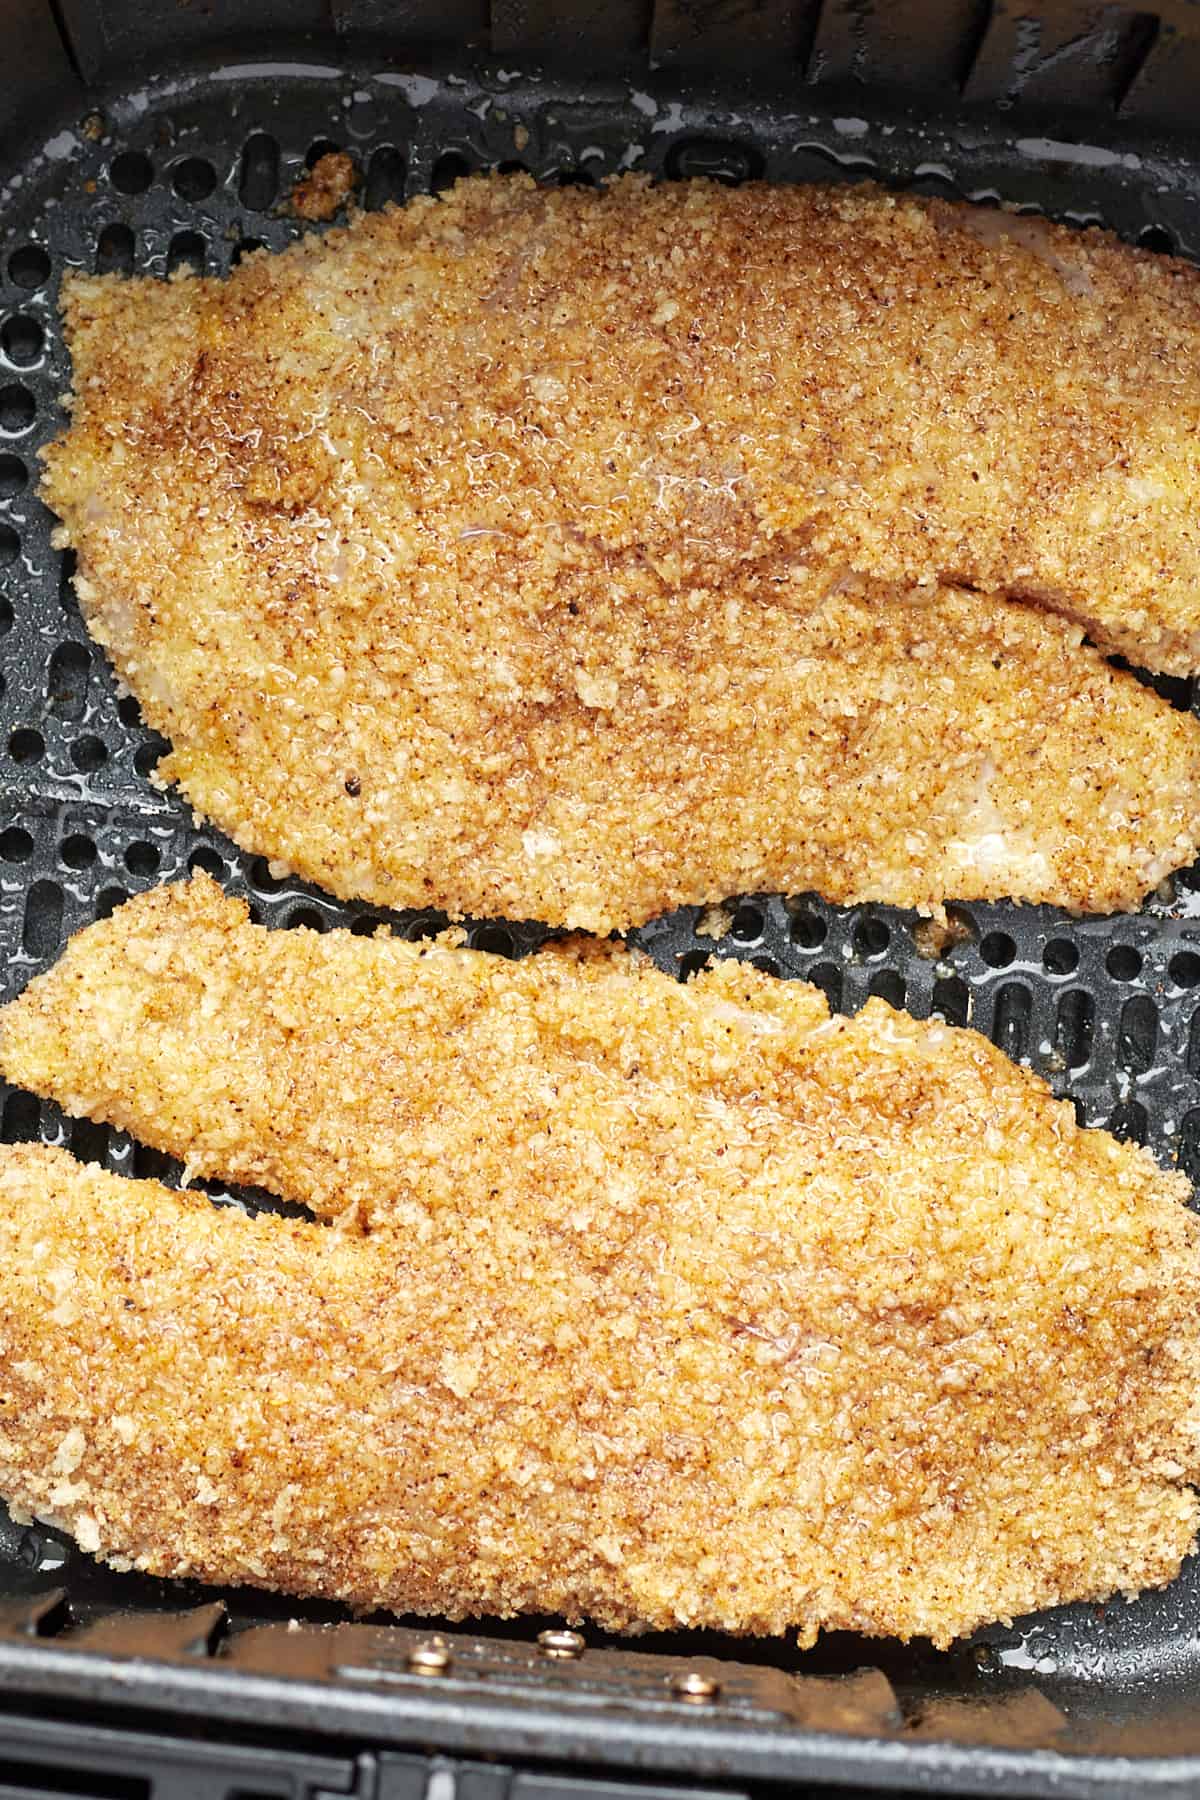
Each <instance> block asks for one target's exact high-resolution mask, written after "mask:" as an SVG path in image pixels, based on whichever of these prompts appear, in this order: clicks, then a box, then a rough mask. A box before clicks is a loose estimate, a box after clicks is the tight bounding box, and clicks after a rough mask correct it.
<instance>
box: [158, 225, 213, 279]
mask: <svg viewBox="0 0 1200 1800" xmlns="http://www.w3.org/2000/svg"><path fill="white" fill-rule="evenodd" d="M207 258H208V245H207V244H206V243H205V241H204V239H203V237H202V236H201V235H200V233H199V232H198V231H177V232H176V233H175V235H174V237H173V238H172V239H171V241H170V243H169V244H168V245H167V274H168V275H174V274H175V273H176V271H177V270H178V269H190V270H191V271H192V273H193V275H203V273H204V265H205V262H206V261H207Z"/></svg>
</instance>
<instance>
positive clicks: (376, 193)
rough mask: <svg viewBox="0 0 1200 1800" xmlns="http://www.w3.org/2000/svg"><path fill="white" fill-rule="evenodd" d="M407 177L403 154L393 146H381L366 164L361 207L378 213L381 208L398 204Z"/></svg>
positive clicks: (401, 197) (406, 165)
mask: <svg viewBox="0 0 1200 1800" xmlns="http://www.w3.org/2000/svg"><path fill="white" fill-rule="evenodd" d="M407 175H408V164H407V161H406V159H405V155H404V152H403V151H402V150H398V149H397V148H396V146H395V144H381V145H380V146H379V148H378V149H377V150H375V151H373V152H372V155H371V159H370V161H369V162H368V164H367V176H366V180H365V181H364V183H363V191H362V197H363V205H364V206H365V207H366V209H367V211H368V212H378V211H379V210H380V208H381V207H384V206H387V205H389V204H398V203H399V202H400V201H401V200H403V198H404V183H405V180H406V178H407Z"/></svg>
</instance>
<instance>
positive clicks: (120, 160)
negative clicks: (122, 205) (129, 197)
mask: <svg viewBox="0 0 1200 1800" xmlns="http://www.w3.org/2000/svg"><path fill="white" fill-rule="evenodd" d="M108 178H109V180H110V181H111V182H112V184H113V186H114V187H115V188H116V190H117V192H118V193H119V194H144V193H145V192H146V189H147V188H148V187H149V186H150V183H151V182H152V181H153V180H154V164H153V163H152V162H151V161H150V158H149V157H148V156H146V155H145V154H144V152H142V151H141V150H122V151H120V152H119V154H118V155H116V156H114V157H113V159H112V162H111V163H110V164H109V166H108Z"/></svg>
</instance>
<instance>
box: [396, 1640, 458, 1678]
mask: <svg viewBox="0 0 1200 1800" xmlns="http://www.w3.org/2000/svg"><path fill="white" fill-rule="evenodd" d="M453 1661H454V1658H453V1657H452V1656H451V1654H450V1648H449V1645H448V1644H447V1643H446V1641H445V1639H444V1638H430V1639H428V1641H427V1642H426V1643H424V1644H414V1645H413V1647H412V1649H411V1650H410V1651H409V1653H408V1655H407V1656H406V1657H405V1659H404V1663H405V1667H406V1668H407V1669H408V1671H409V1673H410V1674H412V1675H445V1674H447V1673H448V1672H449V1669H450V1665H451V1664H452V1662H453Z"/></svg>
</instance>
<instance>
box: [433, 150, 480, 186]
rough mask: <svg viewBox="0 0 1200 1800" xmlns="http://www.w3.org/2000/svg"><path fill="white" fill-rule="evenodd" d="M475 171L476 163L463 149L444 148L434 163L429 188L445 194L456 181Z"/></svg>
mask: <svg viewBox="0 0 1200 1800" xmlns="http://www.w3.org/2000/svg"><path fill="white" fill-rule="evenodd" d="M474 173H475V163H474V162H473V161H472V159H471V157H470V156H468V155H467V153H466V152H465V151H463V150H443V151H442V154H441V155H440V156H439V157H438V158H437V160H436V162H435V163H434V165H433V172H432V174H431V175H430V177H429V189H430V192H431V193H434V194H444V193H446V192H447V190H448V189H450V188H452V187H453V186H454V184H455V182H456V181H462V180H463V179H464V177H465V176H467V175H473V174H474Z"/></svg>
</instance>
